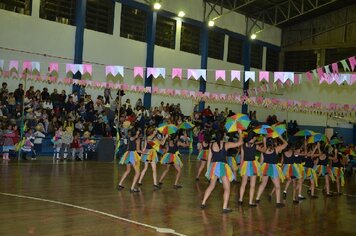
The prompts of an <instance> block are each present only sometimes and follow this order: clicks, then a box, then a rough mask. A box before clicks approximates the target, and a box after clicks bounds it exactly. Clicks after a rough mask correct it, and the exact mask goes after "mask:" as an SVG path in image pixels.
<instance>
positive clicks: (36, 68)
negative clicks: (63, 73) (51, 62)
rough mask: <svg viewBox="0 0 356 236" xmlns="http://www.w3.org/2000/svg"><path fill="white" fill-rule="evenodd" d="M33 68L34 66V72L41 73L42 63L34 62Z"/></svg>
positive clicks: (32, 63)
mask: <svg viewBox="0 0 356 236" xmlns="http://www.w3.org/2000/svg"><path fill="white" fill-rule="evenodd" d="M31 66H32V71H37V72H41V63H40V62H38V61H32V62H31Z"/></svg>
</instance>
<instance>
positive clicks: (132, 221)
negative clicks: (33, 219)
mask: <svg viewBox="0 0 356 236" xmlns="http://www.w3.org/2000/svg"><path fill="white" fill-rule="evenodd" d="M0 195H4V196H10V197H17V198H25V199H31V200H35V201H42V202H49V203H54V204H58V205H62V206H67V207H72V208H77V209H80V210H84V211H89V212H93V213H96V214H100V215H104V216H107V217H111V218H114V219H118V220H121V221H125V222H128V223H131V224H135V225H139V226H142V227H146V228H151V229H154V230H156V231H157V232H159V233H165V234H173V235H179V236H185V235H184V234H180V233H177V232H176V231H175V230H174V229H169V228H159V227H156V226H153V225H148V224H144V223H141V222H137V221H134V220H130V219H127V218H123V217H119V216H116V215H113V214H110V213H106V212H102V211H98V210H94V209H90V208H86V207H81V206H77V205H73V204H70V203H65V202H58V201H53V200H49V199H44V198H37V197H31V196H25V195H18V194H12V193H2V192H0Z"/></svg>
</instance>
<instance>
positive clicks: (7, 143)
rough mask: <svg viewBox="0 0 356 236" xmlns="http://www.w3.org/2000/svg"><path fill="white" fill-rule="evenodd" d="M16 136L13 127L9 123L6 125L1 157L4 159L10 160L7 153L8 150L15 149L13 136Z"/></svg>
mask: <svg viewBox="0 0 356 236" xmlns="http://www.w3.org/2000/svg"><path fill="white" fill-rule="evenodd" d="M15 136H16V133H15V131H14V130H13V127H12V125H11V124H9V125H8V126H7V129H6V130H5V132H4V137H5V138H4V142H3V147H2V150H3V156H2V159H3V160H4V161H10V157H9V153H10V150H15V145H14V137H15Z"/></svg>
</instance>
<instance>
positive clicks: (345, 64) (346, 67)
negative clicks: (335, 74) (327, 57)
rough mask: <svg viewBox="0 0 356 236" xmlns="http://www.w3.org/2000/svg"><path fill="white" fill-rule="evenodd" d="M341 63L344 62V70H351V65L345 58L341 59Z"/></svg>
mask: <svg viewBox="0 0 356 236" xmlns="http://www.w3.org/2000/svg"><path fill="white" fill-rule="evenodd" d="M341 64H342V66H343V67H344V71H350V67H349V65H348V64H347V62H346V60H345V59H344V60H342V61H341Z"/></svg>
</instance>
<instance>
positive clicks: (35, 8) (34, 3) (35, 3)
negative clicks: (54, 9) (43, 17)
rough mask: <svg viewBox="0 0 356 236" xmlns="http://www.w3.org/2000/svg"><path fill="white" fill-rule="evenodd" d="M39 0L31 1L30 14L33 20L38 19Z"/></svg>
mask: <svg viewBox="0 0 356 236" xmlns="http://www.w3.org/2000/svg"><path fill="white" fill-rule="evenodd" d="M40 2H41V1H40V0H33V1H32V8H31V9H32V12H31V16H32V17H35V18H40Z"/></svg>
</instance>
